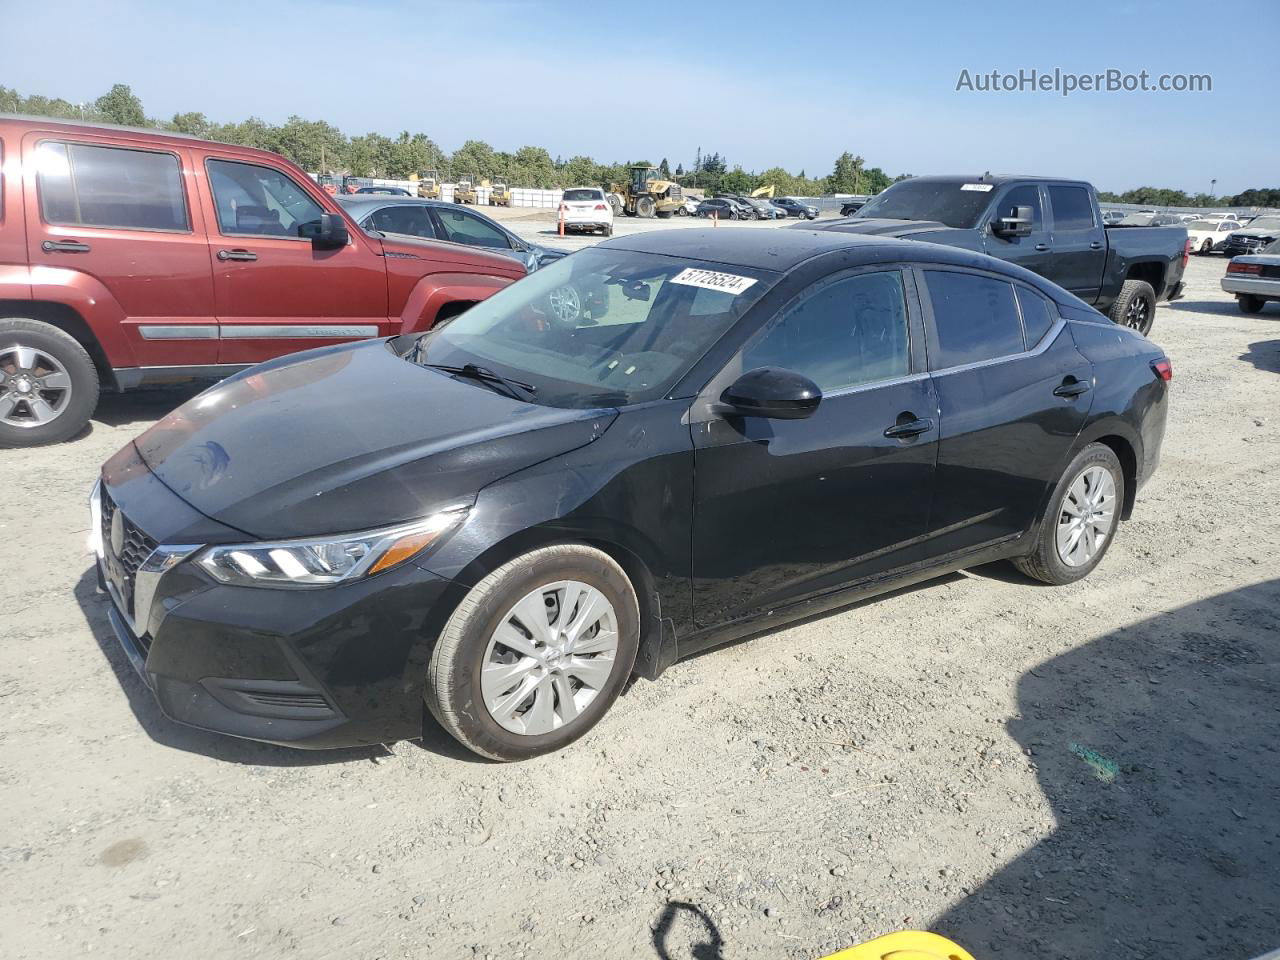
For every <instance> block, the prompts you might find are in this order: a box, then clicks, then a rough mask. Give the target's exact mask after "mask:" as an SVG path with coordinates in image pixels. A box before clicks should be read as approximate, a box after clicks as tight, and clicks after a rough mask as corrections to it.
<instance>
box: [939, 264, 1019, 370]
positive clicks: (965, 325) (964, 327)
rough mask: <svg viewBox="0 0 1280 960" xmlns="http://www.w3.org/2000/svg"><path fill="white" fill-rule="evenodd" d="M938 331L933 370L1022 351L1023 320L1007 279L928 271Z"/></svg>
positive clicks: (1011, 285) (1011, 286)
mask: <svg viewBox="0 0 1280 960" xmlns="http://www.w3.org/2000/svg"><path fill="white" fill-rule="evenodd" d="M925 279H926V281H927V283H928V285H929V300H930V302H931V303H932V304H933V322H934V327H935V329H936V330H937V339H938V342H937V350H936V351H935V352H936V354H937V355H936V356H935V357H933V360H932V366H933V368H934V369H935V370H936V369H941V368H945V367H956V366H960V365H961V364H965V363H978V362H980V361H982V360H994V359H995V358H997V357H1007V356H1010V355H1012V354H1015V353H1021V352H1022V351H1023V349H1025V348H1024V347H1023V339H1022V324H1021V322H1019V320H1018V307H1017V305H1016V304H1015V302H1014V299H1013V284H1011V283H1009V281H1007V280H997V279H995V278H994V277H984V276H979V275H978V274H973V273H952V272H950V271H945V270H926V271H925Z"/></svg>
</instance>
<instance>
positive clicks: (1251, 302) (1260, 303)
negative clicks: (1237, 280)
mask: <svg viewBox="0 0 1280 960" xmlns="http://www.w3.org/2000/svg"><path fill="white" fill-rule="evenodd" d="M1236 302H1237V303H1239V304H1240V311H1241V313H1261V312H1262V308H1263V307H1265V306H1266V305H1267V301H1265V300H1263V299H1262V298H1261V297H1255V296H1253V295H1252V294H1248V293H1242V294H1240V295H1239V296H1238V297H1236Z"/></svg>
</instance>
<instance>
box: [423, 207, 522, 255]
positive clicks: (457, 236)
mask: <svg viewBox="0 0 1280 960" xmlns="http://www.w3.org/2000/svg"><path fill="white" fill-rule="evenodd" d="M438 216H439V218H440V224H441V226H443V227H444V238H445V239H446V240H452V241H453V242H454V243H465V244H468V245H469V246H472V247H490V248H492V249H496V250H510V249H511V241H510V240H508V239H507V235H506V234H505V233H503V232H502V231H501V230H499V229H498V228H497V227H495V226H494V225H493V224H491V223H486V222H485V221H484V220H481V219H480V218H479V217H477V216H476V215H475V214H472V213H466V212H464V211H462V210H441V211H440V212H439V214H438Z"/></svg>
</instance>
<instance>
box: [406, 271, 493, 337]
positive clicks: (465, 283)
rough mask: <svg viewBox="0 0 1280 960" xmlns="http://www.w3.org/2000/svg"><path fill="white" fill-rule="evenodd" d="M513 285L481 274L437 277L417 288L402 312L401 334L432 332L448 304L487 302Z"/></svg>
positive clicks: (437, 274)
mask: <svg viewBox="0 0 1280 960" xmlns="http://www.w3.org/2000/svg"><path fill="white" fill-rule="evenodd" d="M512 282H513V281H511V280H510V279H508V278H507V277H493V276H489V275H487V274H481V273H433V274H431V275H430V276H426V277H423V278H422V279H421V280H419V281H418V282H417V284H415V285H414V288H413V289H412V290H411V291H410V292H409V296H408V298H406V300H405V304H404V309H402V310H401V311H400V333H401V334H406V333H421V332H422V331H423V330H429V329H431V326H432V324H434V323H435V322H436V317H437V316H439V314H440V310H441V308H442V307H444V306H445V305H446V304H450V303H457V302H459V301H462V302H466V303H476V302H478V301H480V300H486V299H488V298H489V297H491V296H493V295H494V294H495V293H497V292H498V291H499V290H501V289H503V288H504V287H507V286H509V285H510V284H511V283H512Z"/></svg>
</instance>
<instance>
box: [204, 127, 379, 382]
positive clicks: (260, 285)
mask: <svg viewBox="0 0 1280 960" xmlns="http://www.w3.org/2000/svg"><path fill="white" fill-rule="evenodd" d="M198 152H199V153H200V154H202V157H203V168H204V170H203V172H204V177H203V178H202V186H203V187H204V190H205V195H206V203H207V204H208V206H207V209H208V216H209V221H210V229H209V253H208V256H209V258H210V261H209V262H210V263H211V265H212V269H213V276H214V298H215V302H216V305H217V306H216V309H217V315H218V326H219V336H220V344H221V345H220V348H219V353H218V361H219V362H220V363H257V362H259V361H261V360H268V359H270V358H272V357H276V356H279V355H281V354H284V353H291V352H293V351H295V350H305V349H307V348H309V347H318V346H322V345H324V344H327V343H335V342H340V341H343V340H353V339H359V338H363V337H376V336H381V335H390V334H392V333H395V332H397V331H398V328H399V321H398V320H397V321H395V322H394V323H393V322H392V321H391V319H390V318H389V317H388V316H387V272H386V267H385V265H384V263H383V258H382V256H381V252H382V251H381V249H380V248H378V247H375V242H374V241H373V240H372V239H371V238H370V237H368V236H367V235H365V234H364V233H361V232H358V231H357V232H355V233H354V234H353V235H352V237H351V241H350V242H349V243H348V244H347V245H346V246H345V247H343V248H341V249H338V250H316V249H313V247H312V245H311V240H310V239H308V236H307V234H308V230H309V229H311V228H314V226H315V225H317V224H318V222H319V220H320V215H321V214H322V213H331V212H334V208H333V207H332V205H330V204H328V203H327V202H326V201H325V199H324V194H323V193H322V192H321V191H320V190H319V188H317V187H315V185H314V184H311V183H310V181H309V180H308V181H307V182H306V183H303V182H302V181H303V180H306V178H305V177H303V178H299V177H297V176H296V175H295V174H294V173H292V172H289V171H286V169H284V168H283V166H280V167H277V166H274V165H270V164H268V163H254V162H250V161H247V160H245V159H243V158H237V157H235V156H234V155H232V154H231V153H227V154H219V153H218V152H217V151H207V152H205V151H198Z"/></svg>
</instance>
